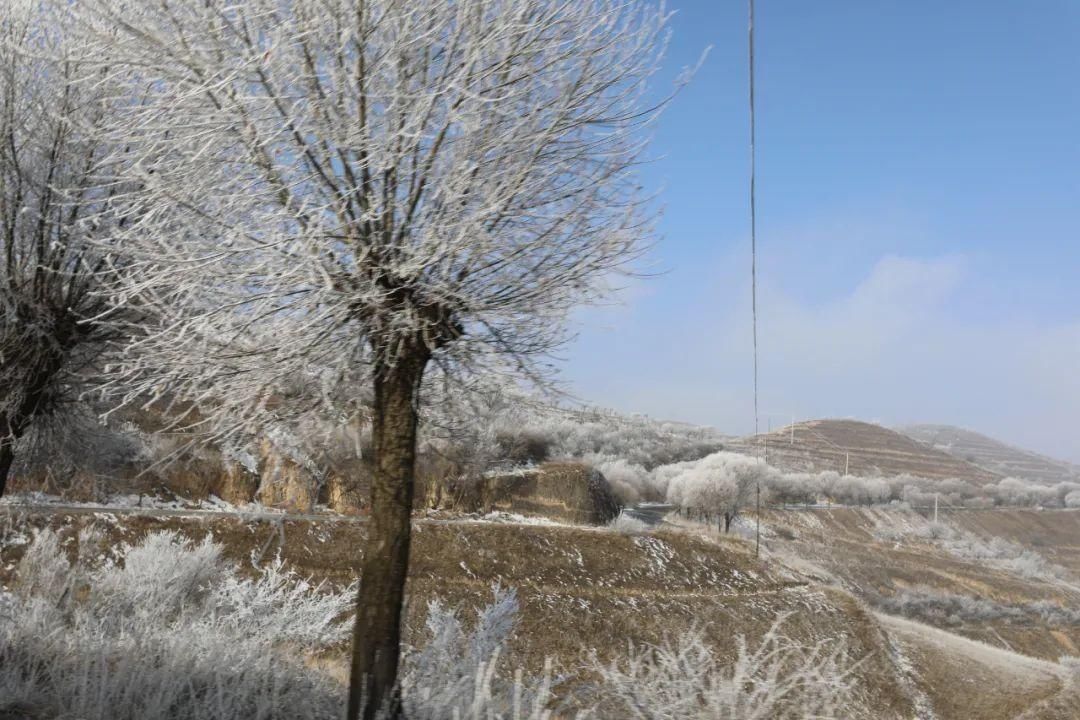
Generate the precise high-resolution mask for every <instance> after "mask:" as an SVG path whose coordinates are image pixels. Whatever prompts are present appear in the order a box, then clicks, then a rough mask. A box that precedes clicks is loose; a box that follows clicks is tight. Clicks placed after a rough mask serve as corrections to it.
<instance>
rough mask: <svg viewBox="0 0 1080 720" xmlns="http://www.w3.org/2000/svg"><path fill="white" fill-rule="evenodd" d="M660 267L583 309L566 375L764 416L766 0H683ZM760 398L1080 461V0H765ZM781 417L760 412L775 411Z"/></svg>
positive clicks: (771, 407)
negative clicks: (753, 273)
mask: <svg viewBox="0 0 1080 720" xmlns="http://www.w3.org/2000/svg"><path fill="white" fill-rule="evenodd" d="M669 7H670V8H671V9H673V10H675V11H676V15H675V17H674V18H673V20H672V29H673V31H674V36H673V41H672V42H673V44H672V47H671V50H670V52H669V55H668V58H667V61H666V66H665V72H664V77H663V78H662V80H669V79H670V78H671V77H673V76H674V74H675V73H676V72H677V71H678V70H679V69H680V68H681V67H683V66H685V65H692V64H693V63H694V62H695V61H696V59H697V57H698V56H699V54H700V53H701V51H702V49H703V48H705V47H706V46H709V45H711V46H712V50H711V52H710V54H709V57H708V58H707V60H706V61H705V64H704V65H703V66H702V68H701V70H700V71H699V72H698V74H697V75H696V77H695V79H694V81H693V83H692V84H691V85H690V86H689V87H688V88H686V89H685V90H684V92H683V93H682V94H681V95H680V96H679V97H678V98H677V99H676V101H675V103H674V104H673V105H672V106H671V108H670V110H669V111H668V112H667V113H666V114H665V115H664V117H663V118H662V120H661V121H660V124H659V126H658V128H657V130H656V134H655V141H654V144H653V148H652V154H653V155H654V156H655V157H656V160H655V162H653V163H652V164H651V165H650V166H649V167H648V168H647V169H646V170H645V173H644V180H645V182H646V184H647V185H648V186H650V187H652V188H662V189H663V202H664V205H665V208H666V209H665V215H664V218H663V220H662V222H661V226H660V229H661V231H662V234H663V240H662V242H661V243H660V244H659V245H658V247H657V248H656V250H655V252H654V253H653V255H652V257H651V263H652V265H653V267H654V268H656V269H662V270H664V271H665V274H663V275H662V276H661V277H658V278H654V279H651V280H648V281H644V282H636V281H635V282H631V283H629V284H628V286H627V288H626V290H625V292H624V293H623V295H622V298H621V299H622V302H621V304H620V305H619V306H617V307H611V308H603V309H597V310H589V311H586V312H584V313H582V314H581V315H580V316H579V317H578V319H577V331H578V333H579V339H578V340H577V341H576V342H574V343H573V344H572V345H571V346H569V347H568V348H566V350H565V351H564V353H563V357H564V358H565V359H566V362H565V364H564V379H565V380H566V381H568V384H569V386H570V389H571V390H572V391H573V392H574V393H575V394H576V395H577V396H578V397H580V398H582V399H584V400H587V401H590V402H593V403H596V404H601V405H604V406H608V407H614V408H617V409H620V410H625V411H639V412H645V413H648V414H650V415H653V416H656V417H663V418H668V419H681V420H688V421H693V422H699V423H707V424H712V425H716V426H717V427H719V428H720V429H722V430H725V431H728V432H732V433H743V432H748V431H750V430H752V429H753V414H752V403H751V394H750V389H751V382H752V375H751V355H750V343H749V338H750V325H749V311H750V309H749V292H750V291H749V262H750V259H749V230H748V228H749V224H748V220H747V189H746V182H747V179H746V178H747V164H748V161H747V117H746V57H745V55H746V4H745V2H741V1H740V2H729V1H728V0H712V1H709V0H672V1H671V2H670V3H669ZM756 42H757V52H758V62H757V68H758V88H757V93H758V242H759V252H760V255H759V270H760V276H759V283H760V285H759V290H760V294H759V306H760V313H761V314H760V333H761V398H762V400H761V405H762V410H763V411H765V412H773V413H777V415H776V417H775V418H774V419H773V422H774V423H775V424H781V423H785V422H787V421H788V420H787V419H785V418H790V415H792V414H794V415H796V416H797V417H800V418H810V417H857V418H860V419H865V420H873V421H878V422H882V423H885V424H890V425H891V424H899V423H908V422H943V423H952V424H957V425H961V426H964V427H968V428H970V429H973V430H977V431H981V432H986V433H988V434H991V435H994V436H997V437H999V438H1001V439H1003V440H1006V441H1009V442H1013V443H1016V444H1020V445H1023V446H1027V447H1030V448H1032V449H1036V450H1039V451H1042V452H1046V453H1049V454H1053V455H1056V456H1060V457H1063V458H1066V459H1071V460H1074V461H1080V82H1078V81H1080V52H1078V48H1080V3H1078V2H1075V0H1031V2H1015V1H1012V0H1010V1H1005V0H997V1H983V2H976V1H974V0H950V2H947V3H944V2H930V1H929V0H909V1H906V2H901V1H900V0H895V1H893V2H884V1H874V0H860V1H859V2H855V1H853V0H843V1H840V0H835V1H834V0H820V1H819V2H814V3H808V2H805V1H799V0H758V7H757V40H756ZM763 425H764V420H763Z"/></svg>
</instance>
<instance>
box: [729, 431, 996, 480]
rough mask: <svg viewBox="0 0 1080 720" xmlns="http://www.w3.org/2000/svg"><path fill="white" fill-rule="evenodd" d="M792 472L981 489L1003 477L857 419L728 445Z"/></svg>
mask: <svg viewBox="0 0 1080 720" xmlns="http://www.w3.org/2000/svg"><path fill="white" fill-rule="evenodd" d="M766 444H767V445H768V454H767V457H768V462H769V464H770V465H773V466H774V467H777V468H780V469H781V470H785V471H788V472H821V471H824V470H833V471H836V472H840V473H843V472H845V471H846V472H848V473H850V474H852V475H862V476H877V475H881V476H886V477H889V476H894V475H901V474H904V473H907V474H910V475H916V476H918V477H924V478H932V479H945V478H959V479H961V480H966V481H968V482H972V483H975V484H976V485H983V484H987V483H993V482H997V481H998V480H1000V479H1001V477H1002V476H1001V475H1000V473H998V472H996V471H993V470H988V469H986V468H983V467H981V466H978V465H975V464H973V463H970V462H968V461H966V460H965V459H964V458H962V457H957V456H955V455H953V454H950V453H947V452H943V451H942V450H940V449H937V448H934V447H932V446H931V445H929V444H927V443H925V442H921V441H919V440H917V439H915V438H912V437H910V436H908V435H904V434H902V433H899V432H896V431H895V430H890V429H888V428H886V427H882V426H880V425H876V424H873V423H866V422H859V421H856V420H810V421H807V422H801V423H796V424H795V425H794V426H790V425H789V426H788V427H785V428H781V429H779V430H774V431H772V432H771V433H768V434H762V435H756V436H751V437H745V438H739V439H734V440H730V441H726V442H725V443H724V445H725V447H726V448H727V449H729V450H732V451H734V452H743V453H747V454H752V455H757V456H759V457H760V456H762V455H764V454H765V446H766Z"/></svg>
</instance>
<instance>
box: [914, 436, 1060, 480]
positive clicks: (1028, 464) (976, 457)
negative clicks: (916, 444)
mask: <svg viewBox="0 0 1080 720" xmlns="http://www.w3.org/2000/svg"><path fill="white" fill-rule="evenodd" d="M897 429H898V430H899V431H900V432H901V433H903V434H904V435H907V436H908V437H910V438H913V439H914V440H918V441H920V442H923V443H926V444H928V445H932V446H933V447H934V448H935V449H937V450H941V451H942V452H945V453H948V454H949V455H952V456H953V457H955V458H958V459H960V460H964V461H967V462H970V463H973V464H975V465H978V466H979V467H981V468H983V469H985V470H988V471H989V472H992V473H996V474H998V475H1007V476H1012V477H1018V478H1023V479H1025V480H1034V481H1036V482H1041V483H1046V484H1047V485H1053V484H1056V483H1059V482H1064V481H1074V482H1075V481H1077V480H1078V479H1080V466H1077V465H1073V464H1072V463H1068V462H1065V461H1064V460H1055V459H1054V458H1049V457H1046V456H1045V455H1039V454H1038V453H1035V452H1031V451H1030V450H1024V449H1022V448H1018V447H1013V446H1012V445H1008V444H1006V443H1003V442H1001V441H999V440H995V439H994V438H991V437H987V436H986V435H982V434H981V433H977V432H973V431H971V430H964V429H963V428H958V427H953V426H952V425H908V426H906V427H901V428H897Z"/></svg>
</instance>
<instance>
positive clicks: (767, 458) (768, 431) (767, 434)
mask: <svg viewBox="0 0 1080 720" xmlns="http://www.w3.org/2000/svg"><path fill="white" fill-rule="evenodd" d="M767 422H768V428H769V429H768V430H766V431H765V464H766V465H768V464H769V434H770V433H772V418H769V419H768V421H767Z"/></svg>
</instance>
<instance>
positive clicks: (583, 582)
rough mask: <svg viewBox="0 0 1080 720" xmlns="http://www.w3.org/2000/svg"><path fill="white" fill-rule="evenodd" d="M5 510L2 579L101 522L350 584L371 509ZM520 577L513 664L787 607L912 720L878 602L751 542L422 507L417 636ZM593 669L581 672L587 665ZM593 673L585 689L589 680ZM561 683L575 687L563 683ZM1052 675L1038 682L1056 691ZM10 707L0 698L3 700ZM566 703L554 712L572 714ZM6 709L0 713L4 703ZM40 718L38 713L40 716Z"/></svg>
mask: <svg viewBox="0 0 1080 720" xmlns="http://www.w3.org/2000/svg"><path fill="white" fill-rule="evenodd" d="M7 519H8V520H9V521H10V520H12V519H15V520H17V521H16V522H8V523H6V527H5V523H4V522H3V521H4V520H5V518H4V517H3V515H0V587H3V586H9V585H11V584H13V583H14V582H15V580H16V577H15V576H14V575H13V572H14V570H15V568H16V565H17V562H18V560H19V558H20V557H21V555H22V553H23V552H24V551H25V548H26V547H27V546H28V544H29V541H30V540H29V539H30V537H32V535H33V534H34V532H35V531H36V530H37V529H39V528H42V527H45V526H48V527H51V528H53V529H55V530H56V531H57V532H58V533H59V534H60V535H61V537H62V539H63V544H64V546H65V547H67V548H69V551H70V552H71V553H73V554H74V553H77V552H78V551H79V547H78V545H77V538H78V537H79V534H78V531H79V529H80V528H81V527H84V526H86V525H87V524H94V525H95V526H96V527H98V528H99V529H100V530H102V531H103V532H105V533H107V537H108V539H109V542H108V543H107V547H112V548H116V547H121V546H122V545H123V544H125V543H130V544H135V543H137V542H138V541H139V539H140V538H142V537H144V536H145V535H146V534H147V533H150V532H154V531H159V530H172V531H177V532H179V533H182V534H183V535H186V536H189V537H191V538H193V539H196V540H198V539H201V538H203V537H205V536H207V535H210V536H212V537H213V539H214V540H215V541H217V542H219V543H221V544H222V545H223V546H224V547H225V551H226V554H227V555H228V556H229V557H230V558H232V559H235V560H236V561H237V562H239V563H240V565H241V567H244V566H246V567H250V565H249V563H251V562H252V561H266V560H269V559H271V558H273V557H275V556H276V555H277V554H278V553H280V557H281V558H282V559H283V561H284V562H285V564H286V567H287V568H288V569H291V570H294V571H296V572H298V573H299V574H301V575H302V576H304V577H310V578H312V579H313V580H314V581H315V582H320V581H326V582H329V583H331V584H333V585H334V586H338V587H340V586H344V585H347V584H349V583H351V582H353V581H354V580H355V578H356V577H357V575H358V574H359V570H360V562H361V559H362V557H361V554H360V552H359V550H358V549H359V548H361V547H363V539H364V528H365V525H366V524H365V523H363V522H361V521H357V520H355V519H354V520H348V519H338V520H334V519H329V518H328V519H327V520H319V521H306V520H304V521H301V520H296V521H290V520H285V521H283V522H280V523H273V522H262V521H250V520H247V519H242V518H236V517H226V516H222V517H220V518H198V519H194V518H178V517H160V518H155V517H147V516H140V517H126V516H125V517H121V516H116V515H112V514H110V513H108V512H102V513H99V514H97V515H85V514H80V515H69V514H65V513H62V512H61V513H56V514H42V513H29V514H26V515H23V516H21V517H18V518H17V519H16V518H13V517H12V516H10V515H9V516H8V518H7ZM496 584H498V585H501V586H502V587H503V588H514V589H516V591H517V597H518V600H519V602H520V618H519V620H520V624H519V625H518V626H517V628H516V630H515V631H514V633H513V635H512V636H511V644H510V647H509V649H508V652H509V655H508V658H507V659H508V660H509V661H510V667H521V668H523V669H525V671H526V672H528V673H530V674H539V673H540V672H541V671H542V670H543V668H544V663H545V658H553V659H554V660H555V661H556V671H557V672H559V673H560V674H561V672H563V671H568V672H575V671H577V670H578V669H579V668H581V667H582V664H583V663H584V662H585V661H586V660H587V659H588V658H589V657H590V656H592V654H593V653H596V654H597V655H598V657H599V658H600V659H601V660H604V661H607V660H608V659H610V658H612V657H616V656H618V654H619V653H622V652H625V650H626V643H627V642H628V641H630V642H634V643H637V644H641V643H660V642H662V641H663V640H664V639H665V638H667V637H671V636H672V635H676V634H678V633H680V632H681V631H682V630H685V629H687V628H689V627H698V628H701V629H702V631H703V632H704V633H705V636H706V639H707V641H708V642H709V644H710V645H711V646H713V647H715V648H716V649H717V651H719V652H720V653H722V654H723V655H724V656H728V655H734V653H735V651H736V643H737V638H739V637H740V636H741V637H744V638H746V640H747V641H748V642H750V643H751V644H753V643H756V642H757V640H758V639H759V638H760V637H761V636H762V635H764V633H765V632H766V631H767V630H768V629H769V627H770V626H771V625H772V624H773V622H774V621H776V619H777V618H779V617H781V616H784V617H786V619H785V621H784V631H785V633H786V634H788V635H789V636H791V637H792V638H793V639H795V640H797V641H800V642H806V643H817V642H821V641H825V640H837V639H843V641H844V642H845V644H846V646H847V648H848V650H849V652H850V653H851V657H852V658H853V659H858V660H859V662H858V664H857V665H856V666H855V667H854V670H853V673H854V675H853V676H852V677H853V680H854V696H853V698H852V705H851V706H850V707H849V708H847V714H846V715H845V717H847V718H851V720H907V719H908V718H911V717H912V713H913V709H914V707H913V701H912V698H911V694H910V691H909V688H908V687H906V685H905V682H904V680H903V678H902V677H901V675H900V673H898V671H897V668H896V665H895V661H894V658H893V654H892V650H891V648H890V646H889V644H888V641H887V640H886V638H885V637H884V636H883V634H882V632H881V630H880V629H879V627H878V624H877V622H876V621H875V619H874V616H873V614H872V613H870V612H868V611H867V609H866V608H865V607H864V606H863V605H861V604H860V603H858V602H857V601H856V600H855V599H854V598H853V597H852V596H851V595H850V594H848V593H846V592H844V591H843V590H840V589H838V588H834V587H829V586H827V585H821V584H817V583H815V582H812V581H811V580H810V579H809V578H806V577H803V576H801V575H800V574H798V573H797V572H793V571H791V570H788V569H786V568H784V567H782V566H780V565H775V564H774V565H766V564H765V563H763V562H761V561H760V560H759V559H757V558H755V557H754V555H753V549H752V546H750V545H749V544H748V543H746V542H743V541H740V540H737V539H732V538H715V537H703V536H701V535H700V534H697V533H692V532H684V531H681V530H679V529H676V528H667V529H661V530H657V531H655V532H651V533H633V534H624V533H618V532H613V531H611V530H607V529H600V528H589V527H581V526H570V525H555V524H551V523H544V524H533V523H528V522H526V523H498V522H487V521H470V520H466V519H454V518H447V519H426V520H419V521H418V522H417V523H416V527H415V535H414V539H413V547H412V565H411V567H410V577H409V584H408V595H409V601H408V611H407V614H408V619H407V622H406V628H405V636H406V641H407V642H409V643H422V642H423V641H424V640H425V633H426V632H427V629H426V628H425V625H424V619H425V617H426V614H427V607H428V602H429V601H431V600H433V599H435V598H439V599H441V600H442V601H443V602H445V603H447V604H448V605H449V606H450V607H455V608H462V609H464V610H465V616H468V615H471V612H469V610H470V609H471V608H477V607H480V606H482V605H483V604H485V603H486V602H489V601H490V599H491V596H492V587H493V585H496ZM346 650H347V648H346V647H340V648H337V649H336V650H335V651H334V652H331V653H330V654H328V655H327V656H325V657H320V658H319V664H320V667H321V668H322V669H324V670H326V671H327V672H328V673H329V674H330V675H331V676H332V677H335V678H338V679H340V680H341V681H342V682H344V680H345V678H347V676H348V665H347V655H346ZM582 680H585V681H587V678H582ZM586 689H587V688H586V687H582V688H580V690H582V691H584V690H586ZM560 692H564V693H571V692H576V689H575V688H574V687H572V686H571V687H565V686H560ZM1048 692H1049V691H1048V690H1047V688H1039V689H1038V692H1036V693H1030V694H1029V696H1030V697H1032V698H1036V697H1037V698H1042V697H1044V696H1046V695H1047V694H1048ZM0 707H2V705H0ZM572 716H573V715H572V714H571V715H566V716H560V717H572ZM0 717H4V715H3V713H2V712H0ZM33 720H37V718H34V719H33Z"/></svg>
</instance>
